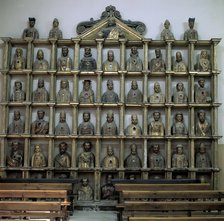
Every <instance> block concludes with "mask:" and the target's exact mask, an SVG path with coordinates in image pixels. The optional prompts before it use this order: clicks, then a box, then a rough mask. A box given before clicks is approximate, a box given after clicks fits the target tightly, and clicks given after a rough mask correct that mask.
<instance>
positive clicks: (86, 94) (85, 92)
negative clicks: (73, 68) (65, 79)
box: [79, 80, 94, 103]
mask: <svg viewBox="0 0 224 221" xmlns="http://www.w3.org/2000/svg"><path fill="white" fill-rule="evenodd" d="M79 102H80V103H94V91H93V89H92V86H91V80H84V81H83V89H82V91H81V93H80V95H79Z"/></svg>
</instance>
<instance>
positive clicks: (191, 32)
mask: <svg viewBox="0 0 224 221" xmlns="http://www.w3.org/2000/svg"><path fill="white" fill-rule="evenodd" d="M194 22H195V18H189V19H188V26H189V29H187V30H186V31H185V32H184V40H186V41H188V40H198V32H197V31H196V30H195V29H194Z"/></svg>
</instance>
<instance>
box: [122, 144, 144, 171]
mask: <svg viewBox="0 0 224 221" xmlns="http://www.w3.org/2000/svg"><path fill="white" fill-rule="evenodd" d="M130 149H131V153H130V154H129V155H128V156H127V157H126V159H125V160H124V166H125V167H126V168H133V169H139V168H141V167H142V162H141V159H140V157H139V156H138V152H137V150H138V148H137V145H136V144H135V143H133V144H131V145H130Z"/></svg>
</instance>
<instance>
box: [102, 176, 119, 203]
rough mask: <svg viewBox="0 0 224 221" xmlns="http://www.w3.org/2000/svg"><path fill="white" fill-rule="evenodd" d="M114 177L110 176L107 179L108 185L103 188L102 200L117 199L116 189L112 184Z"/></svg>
mask: <svg viewBox="0 0 224 221" xmlns="http://www.w3.org/2000/svg"><path fill="white" fill-rule="evenodd" d="M112 179H113V175H112V174H108V175H107V178H106V184H104V185H103V186H102V187H101V199H103V200H114V199H115V198H116V196H115V194H116V191H115V187H114V185H113V183H112Z"/></svg>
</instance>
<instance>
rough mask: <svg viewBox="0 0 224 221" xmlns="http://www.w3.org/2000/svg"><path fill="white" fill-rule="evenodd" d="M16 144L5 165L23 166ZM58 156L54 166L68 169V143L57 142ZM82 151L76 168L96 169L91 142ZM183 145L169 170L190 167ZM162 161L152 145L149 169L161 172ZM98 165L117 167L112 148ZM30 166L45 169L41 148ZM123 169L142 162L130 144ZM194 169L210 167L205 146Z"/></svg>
mask: <svg viewBox="0 0 224 221" xmlns="http://www.w3.org/2000/svg"><path fill="white" fill-rule="evenodd" d="M20 146H21V144H20V143H19V142H12V144H11V153H10V155H9V156H7V158H6V159H7V160H6V164H7V166H9V167H22V165H23V151H21V147H20ZM58 146H59V153H58V154H57V155H55V157H54V167H55V168H61V169H63V168H64V169H66V168H70V167H71V156H70V154H69V153H68V151H67V148H68V144H67V143H66V142H61V143H59V145H58ZM82 147H83V152H81V153H80V154H79V155H78V158H77V162H78V163H77V166H78V168H80V169H91V168H94V167H95V155H94V153H93V152H92V151H91V149H92V147H93V145H92V143H91V142H90V141H85V142H84V143H83V144H82ZM184 148H185V147H184V145H182V144H177V145H176V147H175V152H174V153H173V154H172V168H177V169H186V168H188V166H189V162H188V157H187V154H186V153H184ZM165 162H166V160H165V158H164V156H163V154H162V153H161V152H160V145H159V144H154V145H152V147H151V148H150V149H149V153H148V166H149V168H151V169H164V168H165V167H166V166H165ZM101 166H102V167H103V168H105V169H117V168H119V159H118V157H117V156H116V155H115V153H114V148H113V147H112V146H111V145H108V146H107V153H106V156H105V157H103V158H102V162H101ZM31 167H34V168H39V167H47V159H46V156H45V155H44V153H43V151H42V148H41V145H39V144H37V145H34V148H33V153H32V156H31ZM124 167H125V168H128V169H140V168H142V160H141V157H139V154H138V146H137V145H136V144H135V143H133V144H131V145H130V154H128V155H127V157H126V158H125V159H124ZM195 167H196V168H211V160H210V156H209V154H208V152H207V150H206V145H205V143H203V142H202V143H200V144H199V148H198V152H196V155H195Z"/></svg>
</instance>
